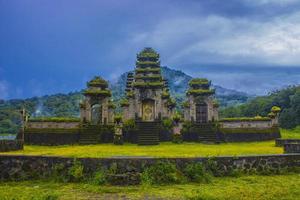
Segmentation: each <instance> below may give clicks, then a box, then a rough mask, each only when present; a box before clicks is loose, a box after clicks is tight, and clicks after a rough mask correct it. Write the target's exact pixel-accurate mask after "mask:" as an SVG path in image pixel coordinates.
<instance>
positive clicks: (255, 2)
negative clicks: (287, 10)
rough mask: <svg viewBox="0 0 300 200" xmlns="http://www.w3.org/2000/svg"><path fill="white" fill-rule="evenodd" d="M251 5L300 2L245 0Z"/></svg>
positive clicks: (293, 0) (294, 0) (292, 0)
mask: <svg viewBox="0 0 300 200" xmlns="http://www.w3.org/2000/svg"><path fill="white" fill-rule="evenodd" d="M244 1H245V2H246V3H247V4H249V5H266V4H274V5H290V4H293V3H297V2H299V1H298V0H244Z"/></svg>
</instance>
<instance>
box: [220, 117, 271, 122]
mask: <svg viewBox="0 0 300 200" xmlns="http://www.w3.org/2000/svg"><path fill="white" fill-rule="evenodd" d="M270 120H271V119H270V118H269V117H261V116H256V117H234V118H223V119H221V120H220V122H234V121H241V122H244V121H251V122H252V121H270Z"/></svg>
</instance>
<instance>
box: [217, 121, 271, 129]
mask: <svg viewBox="0 0 300 200" xmlns="http://www.w3.org/2000/svg"><path fill="white" fill-rule="evenodd" d="M220 127H221V128H271V127H272V121H271V120H269V121H226V122H220Z"/></svg>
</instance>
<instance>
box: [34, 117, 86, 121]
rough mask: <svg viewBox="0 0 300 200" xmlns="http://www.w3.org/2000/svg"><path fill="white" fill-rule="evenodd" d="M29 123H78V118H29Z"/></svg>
mask: <svg viewBox="0 0 300 200" xmlns="http://www.w3.org/2000/svg"><path fill="white" fill-rule="evenodd" d="M29 121H30V122H80V119H79V118H75V117H35V118H29Z"/></svg>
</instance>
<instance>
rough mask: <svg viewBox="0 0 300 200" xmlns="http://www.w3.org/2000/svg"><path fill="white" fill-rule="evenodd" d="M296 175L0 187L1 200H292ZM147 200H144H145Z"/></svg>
mask: <svg viewBox="0 0 300 200" xmlns="http://www.w3.org/2000/svg"><path fill="white" fill-rule="evenodd" d="M299 196H300V174H290V175H276V176H242V177H239V178H232V177H226V178H214V179H213V180H212V182H211V183H207V184H181V185H166V186H143V185H142V186H130V187H114V186H97V185H92V184H87V183H85V184H84V183H54V182H47V181H24V182H7V183H0V199H1V200H11V199H14V200H20V199H22V200H27V199H33V200H56V199H59V200H68V199H199V200H200V199H208V200H210V199H220V200H221V199H222V200H223V199H225V200H226V199H228V200H229V199H230V200H235V199H236V200H248V199H249V200H250V199H251V200H252V199H256V200H267V199H269V200H271V199H274V200H282V199H285V200H288V199H290V200H295V199H297V198H299ZM147 197H148V198H147Z"/></svg>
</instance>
